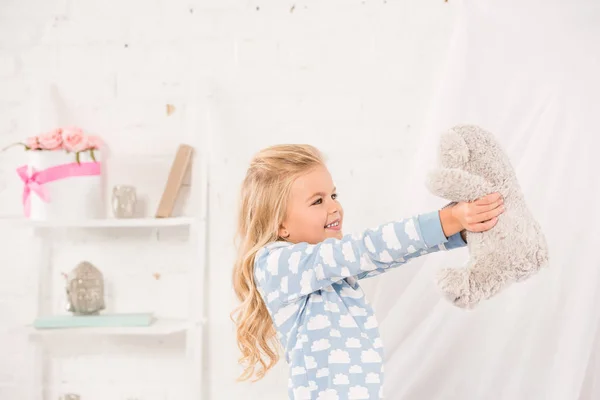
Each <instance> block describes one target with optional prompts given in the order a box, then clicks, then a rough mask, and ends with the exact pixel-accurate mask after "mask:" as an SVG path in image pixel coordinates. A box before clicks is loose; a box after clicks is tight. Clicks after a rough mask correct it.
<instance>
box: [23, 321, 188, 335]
mask: <svg viewBox="0 0 600 400" xmlns="http://www.w3.org/2000/svg"><path fill="white" fill-rule="evenodd" d="M191 326H192V323H191V322H190V321H188V320H182V319H165V318H161V319H157V320H155V321H154V322H153V323H152V325H150V326H131V327H127V326H124V327H93V328H92V327H90V328H52V329H36V328H34V327H33V326H31V325H29V326H27V330H28V332H29V334H30V336H32V337H53V336H63V335H110V336H117V335H132V336H161V335H171V334H174V333H178V332H183V331H186V330H187V329H189V328H190V327H191Z"/></svg>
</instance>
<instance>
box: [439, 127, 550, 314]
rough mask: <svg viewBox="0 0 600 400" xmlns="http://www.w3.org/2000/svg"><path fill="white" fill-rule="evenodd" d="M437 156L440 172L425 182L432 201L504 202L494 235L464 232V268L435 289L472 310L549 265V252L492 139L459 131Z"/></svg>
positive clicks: (449, 271) (442, 277)
mask: <svg viewBox="0 0 600 400" xmlns="http://www.w3.org/2000/svg"><path fill="white" fill-rule="evenodd" d="M439 150H440V153H439V158H440V164H441V168H439V169H437V170H435V171H433V172H431V173H430V174H429V176H428V181H427V187H428V188H429V190H430V191H431V192H432V193H433V194H434V195H436V196H439V197H442V198H445V199H448V200H451V201H452V202H461V201H466V202H470V201H474V200H477V199H478V198H480V197H483V196H485V195H488V194H490V193H495V192H498V193H500V194H501V195H502V197H503V198H504V205H505V211H504V213H502V214H501V215H500V216H499V217H498V223H497V224H496V225H495V226H494V227H493V228H492V229H490V230H488V231H486V232H467V244H468V250H469V256H470V257H469V262H468V264H467V266H466V268H446V269H442V270H441V271H440V272H439V275H438V286H439V287H440V289H441V290H442V292H443V293H444V295H445V297H446V298H447V299H448V300H449V301H450V302H452V303H453V304H454V305H456V306H458V307H461V308H473V307H474V306H475V305H476V304H477V303H479V302H480V301H481V300H485V299H488V298H490V297H492V296H493V295H495V294H496V293H497V292H498V291H499V290H501V289H502V288H503V287H505V286H507V285H508V284H509V283H511V282H518V281H521V280H524V279H526V278H528V277H530V276H531V275H533V274H535V273H536V272H537V271H539V270H540V268H541V267H543V266H545V265H547V263H548V248H547V245H546V239H545V237H544V235H543V233H542V231H541V228H540V225H539V224H538V223H537V222H536V220H535V219H534V218H533V216H532V214H531V212H530V211H529V209H528V208H527V204H526V203H525V199H524V196H523V193H522V192H521V189H520V187H519V183H518V181H517V177H516V174H515V172H514V170H513V167H512V165H511V163H510V160H509V158H508V157H507V156H506V154H505V153H504V151H503V150H502V148H501V147H500V145H499V143H498V142H497V141H496V139H495V138H494V136H493V135H492V134H491V133H489V132H487V131H485V130H484V129H482V128H480V127H478V126H474V125H458V126H455V127H453V128H451V129H450V130H449V131H448V132H446V133H444V134H443V135H442V137H441V142H440V149H439Z"/></svg>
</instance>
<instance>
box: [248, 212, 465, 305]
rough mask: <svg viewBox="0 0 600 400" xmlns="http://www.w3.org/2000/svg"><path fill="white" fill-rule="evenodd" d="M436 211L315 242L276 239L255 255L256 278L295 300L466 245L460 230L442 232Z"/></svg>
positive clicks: (277, 293) (268, 289)
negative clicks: (412, 260)
mask: <svg viewBox="0 0 600 400" xmlns="http://www.w3.org/2000/svg"><path fill="white" fill-rule="evenodd" d="M440 214H441V212H439V211H434V212H431V213H427V214H422V215H418V216H415V217H412V218H408V219H403V220H400V221H394V222H390V223H387V224H383V225H380V226H379V227H377V228H375V229H368V230H366V231H364V232H363V233H361V234H360V235H345V236H344V237H343V238H342V239H341V240H338V239H327V240H325V241H324V242H321V243H319V244H316V245H310V244H308V243H298V244H290V243H286V242H278V243H276V244H275V245H273V246H271V247H267V248H266V249H263V250H261V251H260V252H259V253H258V254H257V255H256V259H255V271H254V274H255V278H256V279H257V281H258V284H259V286H260V287H261V288H263V289H264V291H265V292H266V293H267V295H270V296H272V297H273V298H279V299H282V300H283V301H286V302H287V301H294V300H296V299H298V298H300V297H302V296H305V295H307V294H309V293H312V292H314V291H317V290H319V289H322V288H324V287H326V286H329V285H331V284H332V283H333V282H337V281H339V280H341V279H344V278H346V277H350V276H357V277H359V278H364V277H366V276H367V275H368V274H370V273H372V274H373V275H375V274H379V273H381V272H384V271H385V270H387V269H389V268H392V267H397V266H399V265H402V264H405V263H406V262H407V261H409V260H410V259H412V258H416V257H419V256H421V255H424V254H428V253H432V252H436V251H440V250H446V249H451V248H456V247H461V246H465V242H464V241H463V240H462V238H461V237H460V233H458V231H457V233H456V234H454V235H452V236H450V237H448V238H447V237H446V236H445V235H444V231H443V227H442V221H441V219H440V218H441V217H440ZM369 276H372V275H369Z"/></svg>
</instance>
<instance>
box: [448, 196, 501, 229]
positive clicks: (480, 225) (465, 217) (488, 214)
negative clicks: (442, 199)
mask: <svg viewBox="0 0 600 400" xmlns="http://www.w3.org/2000/svg"><path fill="white" fill-rule="evenodd" d="M503 212H504V200H503V199H502V196H501V195H500V193H492V194H489V195H487V196H485V197H482V198H480V199H478V200H476V201H474V202H471V203H467V202H460V203H457V204H456V205H455V206H454V207H452V216H453V217H454V218H455V219H456V220H457V221H458V222H459V223H460V225H461V226H462V227H463V229H466V230H467V231H470V232H485V231H487V230H489V229H491V228H493V227H494V226H495V225H496V224H497V223H498V215H500V214H502V213H503Z"/></svg>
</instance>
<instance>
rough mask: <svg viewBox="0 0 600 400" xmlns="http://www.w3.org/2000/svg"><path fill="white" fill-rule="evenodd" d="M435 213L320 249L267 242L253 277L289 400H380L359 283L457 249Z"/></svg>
mask: <svg viewBox="0 0 600 400" xmlns="http://www.w3.org/2000/svg"><path fill="white" fill-rule="evenodd" d="M465 245H466V243H465V242H464V241H463V240H462V238H461V236H460V234H459V233H457V234H455V235H452V236H450V237H449V238H446V236H445V235H444V232H443V230H442V226H441V222H440V219H439V213H438V211H434V212H431V213H427V214H421V215H417V216H414V217H412V218H407V219H403V220H399V221H394V222H389V223H386V224H383V225H381V226H379V227H377V228H374V229H368V230H366V231H364V232H363V233H361V234H360V235H345V236H344V237H343V238H342V239H333V238H331V239H327V240H325V241H323V242H321V243H319V244H316V245H310V244H308V243H298V244H292V243H287V242H274V243H271V244H269V245H267V246H265V247H264V248H263V249H261V250H260V251H259V252H258V254H257V256H256V259H255V263H254V278H255V282H256V283H257V286H258V290H259V292H260V295H261V297H262V298H263V300H264V302H265V304H266V305H267V309H268V311H269V314H270V315H271V318H272V320H273V322H274V324H275V327H276V329H277V336H278V338H279V340H280V342H281V344H282V346H283V348H284V349H285V359H286V361H287V363H288V364H289V367H290V375H289V384H288V394H289V398H290V399H309V400H310V399H318V400H325V399H327V400H334V399H335V400H346V399H381V398H383V394H382V385H383V358H384V357H383V344H382V342H381V338H380V336H379V328H378V325H377V320H376V319H375V315H374V313H373V309H372V307H371V306H370V305H369V304H368V303H367V300H366V298H365V296H364V293H363V291H362V289H361V287H360V286H359V284H358V280H360V279H363V278H367V277H371V276H375V275H379V274H381V273H383V272H386V271H389V270H390V268H394V267H397V266H400V265H402V264H404V263H406V262H408V261H409V260H410V259H412V258H416V257H419V256H421V255H425V254H428V253H433V252H437V251H440V250H450V249H453V248H458V247H463V246H465Z"/></svg>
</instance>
